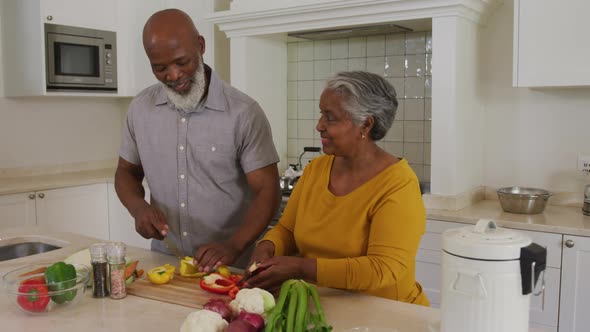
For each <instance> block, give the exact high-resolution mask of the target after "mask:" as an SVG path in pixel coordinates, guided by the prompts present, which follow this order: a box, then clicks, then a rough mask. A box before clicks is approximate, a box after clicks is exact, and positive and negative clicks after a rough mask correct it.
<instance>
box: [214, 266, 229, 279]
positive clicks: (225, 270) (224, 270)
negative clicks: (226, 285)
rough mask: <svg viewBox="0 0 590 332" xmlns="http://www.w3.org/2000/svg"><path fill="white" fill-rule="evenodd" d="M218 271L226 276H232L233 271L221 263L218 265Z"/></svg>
mask: <svg viewBox="0 0 590 332" xmlns="http://www.w3.org/2000/svg"><path fill="white" fill-rule="evenodd" d="M217 272H218V273H219V274H221V275H222V276H224V277H226V278H229V277H230V276H231V271H230V270H229V268H228V267H227V266H225V265H221V266H220V267H218V268H217Z"/></svg>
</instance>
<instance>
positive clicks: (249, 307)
mask: <svg viewBox="0 0 590 332" xmlns="http://www.w3.org/2000/svg"><path fill="white" fill-rule="evenodd" d="M274 306H275V298H274V297H273V296H272V294H271V293H269V292H267V291H265V290H264V289H260V288H243V289H240V291H239V292H238V293H237V294H236V298H235V299H234V300H233V301H231V302H230V303H229V307H230V308H231V310H232V312H233V313H234V315H238V314H239V313H240V311H242V310H244V311H247V312H250V313H253V314H259V315H262V316H263V317H266V313H267V312H270V311H271V310H272V309H273V308H274Z"/></svg>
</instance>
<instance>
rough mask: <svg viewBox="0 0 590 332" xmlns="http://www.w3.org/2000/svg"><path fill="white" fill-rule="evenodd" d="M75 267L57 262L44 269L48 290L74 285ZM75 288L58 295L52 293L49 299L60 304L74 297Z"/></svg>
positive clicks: (57, 289) (59, 289)
mask: <svg viewBox="0 0 590 332" xmlns="http://www.w3.org/2000/svg"><path fill="white" fill-rule="evenodd" d="M76 276H77V275H76V268H75V267H74V265H72V264H66V263H64V262H57V263H55V264H53V265H51V266H50V267H48V268H47V270H45V280H47V287H48V288H49V291H52V292H54V291H61V290H64V289H68V288H72V287H74V286H76ZM76 293H77V292H76V290H75V289H73V290H70V291H67V292H63V293H61V294H58V295H52V296H51V300H52V301H53V302H55V303H58V304H62V303H64V302H66V301H71V300H73V299H74V298H75V297H76Z"/></svg>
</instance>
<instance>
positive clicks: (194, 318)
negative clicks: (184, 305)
mask: <svg viewBox="0 0 590 332" xmlns="http://www.w3.org/2000/svg"><path fill="white" fill-rule="evenodd" d="M227 326H228V323H227V322H226V321H225V320H224V319H223V318H221V315H220V314H218V313H216V312H213V311H209V310H199V311H194V312H191V313H190V314H188V316H186V319H185V320H184V322H183V323H182V326H181V327H180V332H223V331H225V329H226V328H227Z"/></svg>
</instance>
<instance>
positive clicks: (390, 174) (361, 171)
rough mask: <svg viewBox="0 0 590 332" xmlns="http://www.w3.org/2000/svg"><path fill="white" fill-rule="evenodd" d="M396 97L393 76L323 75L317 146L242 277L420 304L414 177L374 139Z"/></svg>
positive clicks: (421, 226)
mask: <svg viewBox="0 0 590 332" xmlns="http://www.w3.org/2000/svg"><path fill="white" fill-rule="evenodd" d="M397 105H398V102H397V99H396V93H395V90H394V88H393V86H391V84H389V83H388V82H387V81H386V80H385V79H383V78H382V77H380V76H378V75H375V74H371V73H367V72H360V71H353V72H341V73H338V74H337V75H335V76H334V77H332V78H331V79H329V80H328V82H327V84H326V87H325V89H324V91H323V93H322V95H321V97H320V110H321V117H320V119H319V120H318V123H317V126H316V129H317V131H318V132H319V133H320V136H321V142H322V147H323V151H324V153H325V155H323V156H321V157H318V158H315V159H314V160H313V161H311V162H310V163H309V164H308V165H307V166H306V167H305V170H304V172H303V175H302V176H301V178H300V179H299V181H298V183H297V185H296V186H295V188H294V190H293V193H292V194H291V197H290V198H289V202H288V203H287V206H286V209H285V211H284V213H283V216H282V217H281V219H280V220H279V222H278V224H277V225H276V227H274V228H273V229H272V230H270V231H269V232H268V233H267V234H266V235H265V236H264V238H263V239H262V240H261V241H259V242H258V244H257V246H256V248H255V251H254V252H253V254H252V257H251V262H258V266H259V267H261V268H266V270H263V271H262V272H260V273H258V274H256V275H253V276H252V277H251V278H250V279H248V282H247V283H248V284H249V285H250V286H252V287H261V288H266V289H270V290H276V289H277V288H278V287H279V286H280V285H281V283H282V282H283V281H285V280H286V279H291V278H296V279H305V280H309V281H312V282H315V283H317V284H318V285H319V286H326V287H333V288H341V289H348V290H352V291H360V292H364V293H367V294H371V295H375V296H380V297H385V298H389V299H394V300H399V301H404V302H409V303H415V304H421V305H428V304H429V303H428V299H427V297H426V295H425V294H424V292H423V290H422V287H421V286H420V284H419V283H418V282H416V279H415V256H416V251H417V250H418V244H419V242H420V238H421V237H422V234H424V230H425V224H426V213H425V209H424V204H423V202H422V197H421V195H420V187H419V182H418V178H417V177H416V174H415V173H414V172H413V171H412V169H411V168H410V166H409V165H408V162H407V161H406V160H405V159H400V158H398V157H395V156H393V155H391V154H389V153H387V152H386V151H384V150H383V149H381V148H380V147H379V146H378V145H377V144H376V143H375V142H376V141H378V140H380V139H382V138H383V137H384V136H385V134H386V133H387V131H388V130H389V128H390V127H391V125H392V123H393V119H394V117H395V112H396V109H397ZM295 254H299V255H298V256H297V257H296V256H292V255H295Z"/></svg>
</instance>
